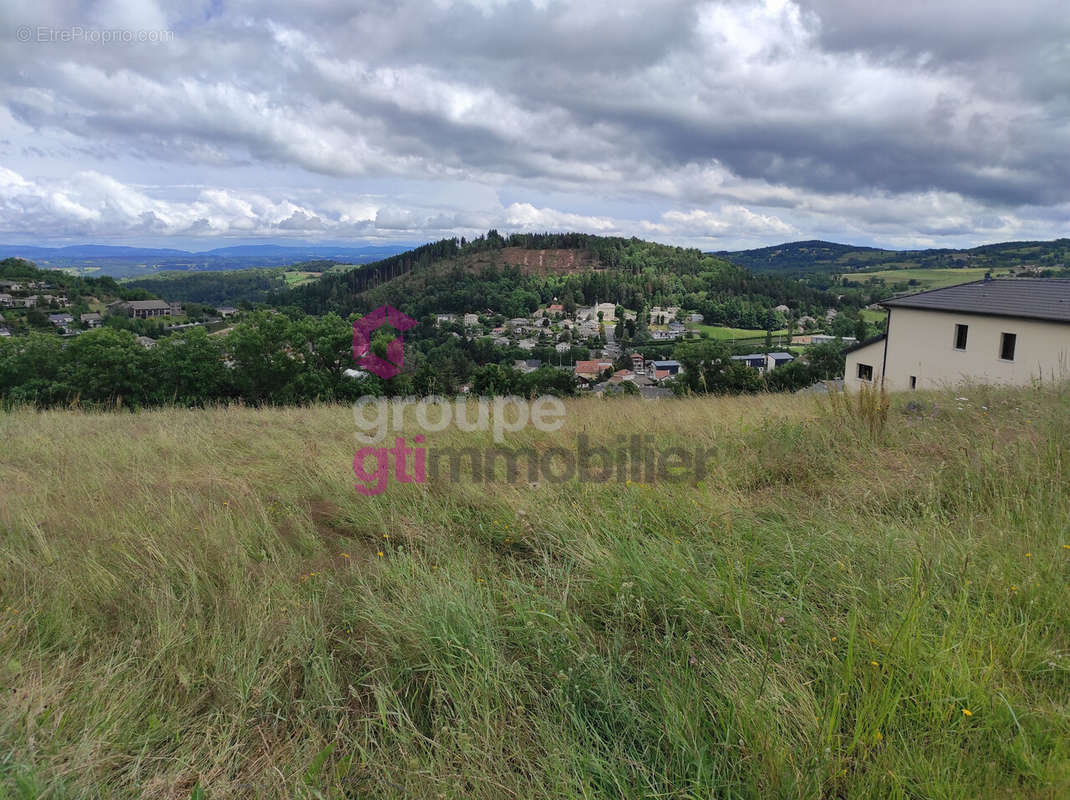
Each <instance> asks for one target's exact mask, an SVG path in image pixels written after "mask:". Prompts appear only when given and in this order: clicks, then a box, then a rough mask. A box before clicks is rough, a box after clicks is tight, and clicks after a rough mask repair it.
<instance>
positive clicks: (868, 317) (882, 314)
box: [858, 308, 888, 322]
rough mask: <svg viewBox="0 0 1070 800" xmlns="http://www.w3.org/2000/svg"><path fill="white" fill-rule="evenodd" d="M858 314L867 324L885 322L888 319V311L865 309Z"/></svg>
mask: <svg viewBox="0 0 1070 800" xmlns="http://www.w3.org/2000/svg"><path fill="white" fill-rule="evenodd" d="M858 313H859V314H861V315H862V319H864V320H865V321H866V322H884V321H885V320H886V319H888V312H887V311H877V310H874V309H870V308H863V309H862V310H861V311H859V312H858Z"/></svg>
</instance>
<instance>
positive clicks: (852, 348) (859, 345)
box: [843, 333, 885, 353]
mask: <svg viewBox="0 0 1070 800" xmlns="http://www.w3.org/2000/svg"><path fill="white" fill-rule="evenodd" d="M884 336H885V334H883V333H878V334H877V335H876V336H870V337H869V338H868V339H863V340H862V341H861V342H855V343H854V344H853V345H851V346H850V347H847V348H844V351H843V352H844V353H853V352H854V351H855V350H861V349H862V348H863V347H869V346H870V345H871V344H876V343H877V342H883V341H884Z"/></svg>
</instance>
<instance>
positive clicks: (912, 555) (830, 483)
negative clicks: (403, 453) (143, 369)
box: [0, 387, 1070, 798]
mask: <svg viewBox="0 0 1070 800" xmlns="http://www.w3.org/2000/svg"><path fill="white" fill-rule="evenodd" d="M959 396H960V397H962V396H966V397H968V398H969V399H968V400H964V401H959V402H957V403H956V402H955V400H954V395H950V394H948V395H943V394H941V395H920V394H914V395H911V396H910V398H909V400H910V402H909V403H907V402H906V401H907V399H908V398H905V397H903V398H897V399H895V400H894V401H893V403H892V407H891V409H890V412H889V413H888V417H887V422H886V423H885V424H884V426H883V427H882V425H881V424H880V421H879V419H880V415H879V413H878V414H876V415H873V414H867V413H863V412H860V410H859V407H858V406H854V405H852V406H849V407H848V406H844V405H842V404H833V405H829V404H828V403H826V402H823V401H822V400H819V399H816V398H813V397H806V396H796V397H758V398H747V399H730V398H725V399H716V400H711V399H695V400H680V401H660V402H661V404H659V405H654V406H652V405H650V403H649V402H643V401H638V400H636V401H632V400H627V399H621V400H617V401H614V402H613V404H612V409H613V410H612V419H613V423H612V426H609V425H607V424H606V419H607V416H606V415H607V409H609V408H610V407H611V406H610V405H609V404H608V403H606V402H603V401H597V400H586V401H578V400H577V401H567V404H566V412H567V414H566V422H565V426H564V428H562V430H560V431H558V432H557V433H538V432H535V431H532V430H525V431H524V432H522V433H519V434H516V435H515V438H510V439H509V440H507V442H506V444H505V445H504V446H505V447H506V448H507V449H510V450H517V451H518V452H519V450H518V449H519V448H523V447H525V446H532V447H535V448H537V449H538V450H539V451H540V452H541V451H545V450H546V449H547V448H552V447H565V448H571V447H573V445H574V443H575V441H576V437H577V436H578V435H580V434H586V435H588V436H590V437H591V442H590V444H591V446H608V447H610V448H614V447H616V446H617V444H616V443H617V441H618V440H617V438H616V433H617V432H618V431H627V432H628V433H635V434H640V435H644V436H650V437H652V439H650V440H649V441H650V442H652V443H653V445H654V446H656V447H657V448H658V449H659V450H660V449H664V448H669V447H679V448H682V449H683V451H686V452H689V453H690V452H694V451H695V448H696V447H702V448H704V450H705V449H709V450H710V452H712V453H713V454H714V455H713V456H712V457H710V458H709V459H708V464H709V467H708V474H707V475H706V476H705V477H703V478H702V479H701V480H699V481H698V482H697V483H693V482H692V481H690V480H684V481H678V482H671V481H660V482H657V483H648V482H646V481H644V480H639V481H628V482H625V481H617V480H616V479H611V480H610V481H608V482H604V483H600V482H577V481H576V480H575V479H565V480H563V481H562V480H558V479H553V480H550V479H540V480H537V481H536V482H529V481H527V480H521V481H518V482H516V483H514V484H512V485H506V484H504V483H503V482H501V481H502V478H503V477H504V476H503V475H502V474H501V470H502V469H504V462H503V461H501V460H499V467H498V469H499V473H498V477H497V478H496V479H495V480H491V481H489V482H483V481H476V482H473V481H471V480H464V479H462V480H459V481H457V482H450V481H447V480H444V479H443V480H438V481H429V482H428V483H426V484H419V483H409V484H397V483H393V482H392V483H391V485H390V486H389V488H388V489H387V491H385V492H384V493H382V494H380V495H378V496H371V497H366V496H362V495H360V494H358V493H357V492H356V491H354V488H353V482H354V475H353V473H352V471H351V463H352V461H353V450H354V444H353V440H352V438H351V436H350V435H349V434H348V433H347V431H350V430H352V428H351V427H350V426H351V425H352V423H353V418H352V412H351V410H350V409H349V408H347V407H330V406H311V407H304V408H290V409H275V410H253V409H248V408H230V409H222V408H221V409H215V410H204V411H186V410H169V411H159V412H150V413H138V414H121V413H111V414H91V413H78V412H70V411H47V412H34V411H29V410H27V411H17V412H14V413H9V414H2V415H0V438H2V440H3V441H4V456H3V458H2V459H0V486H3V487H4V502H3V503H2V504H0V530H2V531H3V536H0V559H2V560H3V563H4V570H3V573H2V575H0V614H2V616H0V652H2V653H3V654H4V655H3V658H2V659H0V690H2V691H3V696H4V698H5V701H4V703H3V704H0V731H2V732H3V737H2V739H3V742H4V747H3V756H2V758H0V794H3V795H4V796H15V797H27V798H28V797H44V796H47V797H56V798H73V797H83V796H85V797H89V796H93V797H95V796H115V797H120V796H122V797H129V796H138V797H161V798H162V797H169V798H171V797H173V798H188V797H191V796H192V797H208V798H211V797H252V796H261V797H308V798H312V797H323V798H342V797H402V796H405V797H417V798H423V797H427V798H437V797H442V796H446V797H455V796H456V797H459V796H464V797H475V798H500V797H510V796H519V797H534V796H538V797H561V798H566V797H568V798H571V797H579V796H589V797H597V796H614V797H615V796H649V795H658V796H666V797H668V796H672V797H711V796H734V797H818V796H824V797H846V796H851V797H874V798H876V797H880V798H883V797H889V796H897V795H910V796H919V797H933V796H944V797H958V796H964V795H963V792H964V791H965V792H966V793H968V794H969V795H970V796H974V795H976V796H980V797H1027V798H1028V797H1033V798H1041V797H1052V798H1053V797H1056V796H1059V795H1060V794H1061V792H1062V790H1065V788H1066V786H1067V785H1070V721H1068V720H1070V714H1068V711H1070V708H1068V697H1070V692H1068V688H1070V683H1068V677H1067V676H1068V674H1070V673H1068V668H1067V664H1066V660H1067V653H1068V651H1070V622H1068V617H1067V615H1066V613H1065V611H1066V608H1065V605H1066V585H1067V579H1068V577H1070V547H1068V545H1070V541H1068V539H1067V534H1066V524H1065V523H1066V519H1067V516H1068V514H1070V459H1068V458H1067V455H1066V454H1067V453H1070V423H1068V420H1070V414H1068V413H1067V411H1068V405H1070V393H1068V391H1067V389H1066V388H1065V387H1063V388H1061V389H1053V388H1046V389H1043V390H1036V389H1029V390H1019V391H997V390H990V389H981V388H970V389H968V390H965V391H964V395H963V394H959ZM654 409H656V410H657V413H652V410H654ZM870 423H874V424H872V425H871V424H870ZM412 424H413V420H412V418H411V417H410V419H409V422H408V423H407V427H406V428H405V429H404V430H405V431H406V435H410V436H411V434H412V433H413V432H414V430H415V429H414V428H412ZM429 439H430V440H431V441H430V446H431V448H432V450H434V448H436V447H439V446H443V447H444V446H450V447H467V446H487V445H490V444H491V440H490V437H489V435H488V434H476V433H471V434H464V433H461V432H459V431H457V430H455V429H453V428H449V429H447V430H445V431H442V432H439V433H434V434H430V436H429ZM390 441H392V438H391V440H390ZM410 441H411V439H410ZM16 787H18V788H16ZM965 787H968V789H966V788H965ZM1060 787H1061V788H1060Z"/></svg>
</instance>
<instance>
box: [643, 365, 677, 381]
mask: <svg viewBox="0 0 1070 800" xmlns="http://www.w3.org/2000/svg"><path fill="white" fill-rule="evenodd" d="M646 366H647V375H649V376H650V377H652V378H653V379H654V380H656V381H663V380H665V379H666V378H672V377H675V376H676V375H679V374H680V362H679V361H648V362H647V365H646Z"/></svg>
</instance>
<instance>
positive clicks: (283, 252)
mask: <svg viewBox="0 0 1070 800" xmlns="http://www.w3.org/2000/svg"><path fill="white" fill-rule="evenodd" d="M412 246H413V245H411V244H390V245H373V244H366V245H355V246H348V247H346V246H333V245H277V244H247V245H234V246H231V247H217V248H215V249H213V250H204V251H202V252H191V251H189V250H176V249H173V248H153V247H122V246H116V245H101V244H76V245H68V246H66V247H34V246H32V245H6V244H5V245H0V258H10V257H19V258H25V259H28V260H30V261H33V262H35V263H36V264H37V265H38V266H40V267H45V268H53V269H67V268H78V269H79V271H84V272H85V273H86V274H90V275H110V276H112V277H116V278H119V277H135V276H144V275H150V274H152V273H154V272H161V271H172V270H212V271H215V270H227V269H247V268H249V267H282V266H287V265H290V264H298V263H301V262H303V261H319V260H331V261H337V262H339V263H344V264H367V263H370V262H372V261H378V260H380V259H383V258H386V257H388V256H392V255H395V254H397V253H401V252H404V251H405V250H409V249H410V248H411V247H412Z"/></svg>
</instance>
